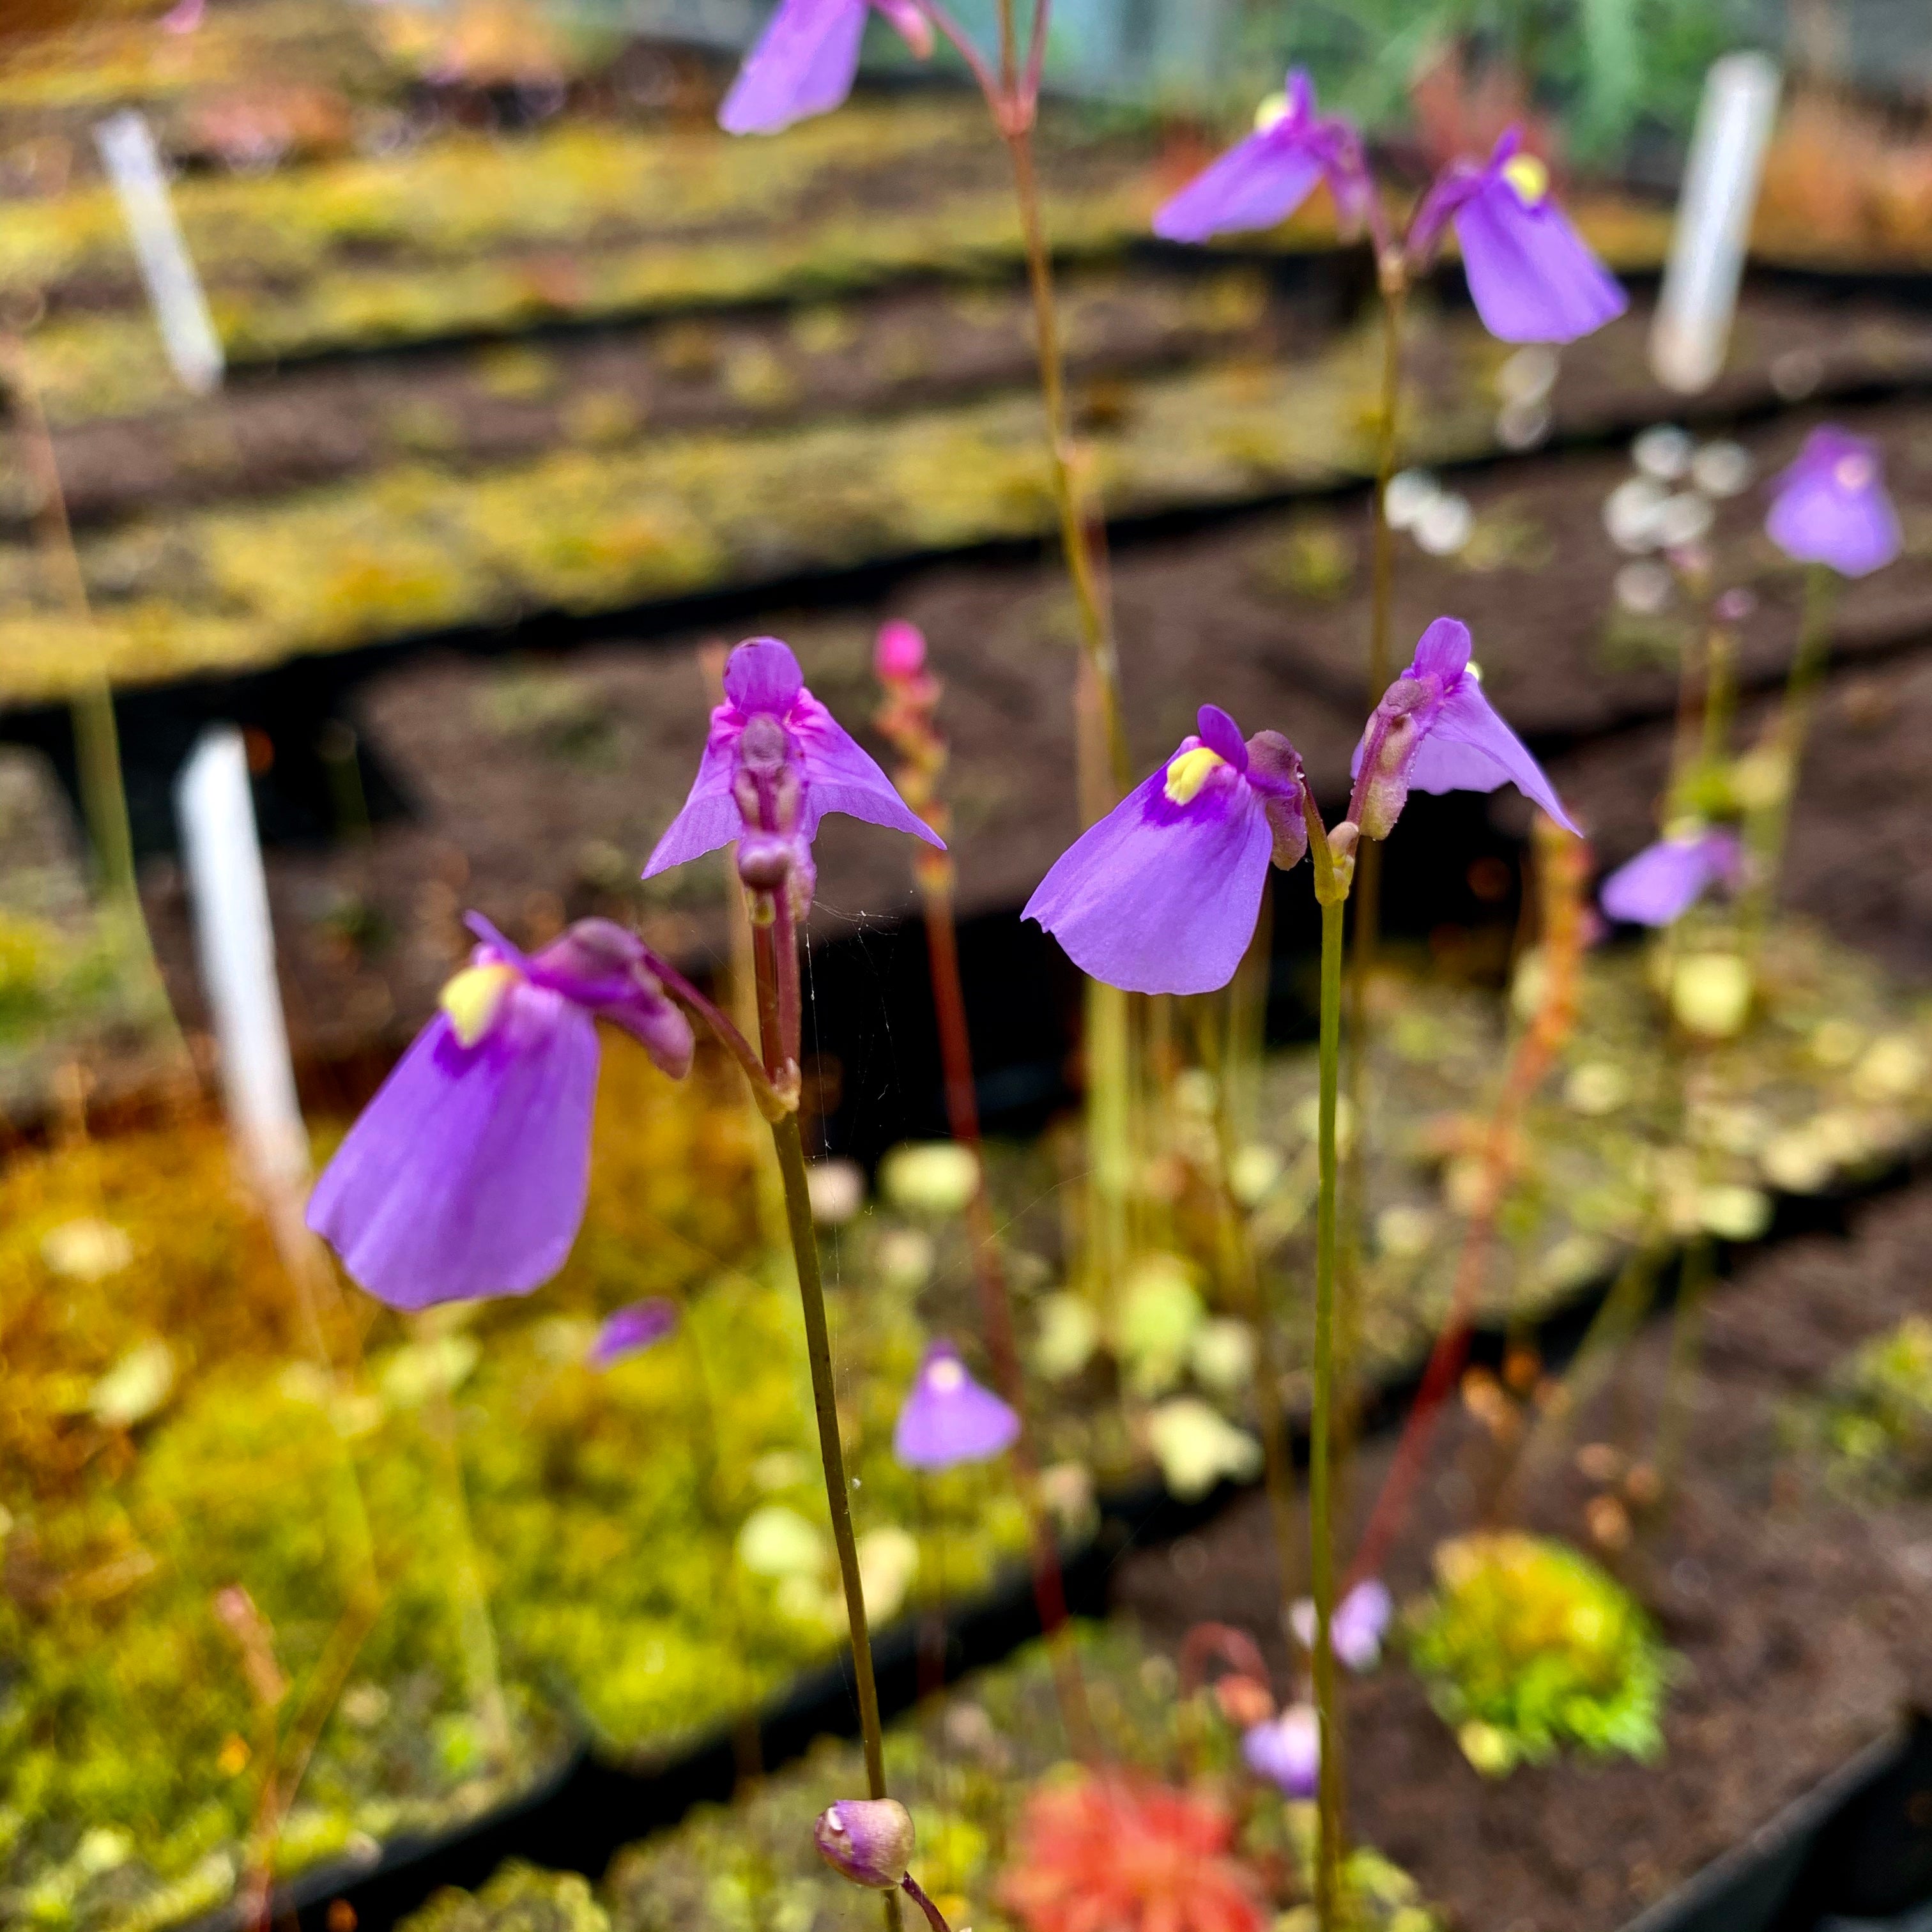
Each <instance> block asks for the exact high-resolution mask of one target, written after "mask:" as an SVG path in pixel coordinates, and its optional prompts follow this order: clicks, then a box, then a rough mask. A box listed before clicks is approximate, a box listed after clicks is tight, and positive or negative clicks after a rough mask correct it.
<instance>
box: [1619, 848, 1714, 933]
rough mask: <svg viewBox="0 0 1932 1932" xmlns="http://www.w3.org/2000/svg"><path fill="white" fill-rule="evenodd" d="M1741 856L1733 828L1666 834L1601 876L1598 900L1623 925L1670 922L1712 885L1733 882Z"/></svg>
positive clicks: (1686, 909) (1655, 924)
mask: <svg viewBox="0 0 1932 1932" xmlns="http://www.w3.org/2000/svg"><path fill="white" fill-rule="evenodd" d="M1744 861H1745V853H1744V847H1742V845H1741V844H1739V842H1738V840H1737V838H1736V834H1734V833H1733V832H1689V833H1680V834H1679V835H1676V836H1675V837H1665V838H1660V839H1659V840H1658V841H1657V843H1656V844H1654V845H1646V847H1644V848H1643V850H1642V851H1641V852H1640V853H1638V854H1637V856H1636V857H1635V858H1634V859H1630V860H1629V861H1628V862H1626V863H1625V864H1623V865H1619V867H1618V868H1617V869H1616V871H1614V872H1613V873H1612V874H1610V877H1608V878H1607V879H1606V880H1604V883H1603V886H1602V888H1601V890H1600V891H1599V892H1598V895H1597V898H1598V904H1601V906H1602V907H1603V908H1604V911H1605V912H1607V913H1609V915H1610V917H1611V918H1613V919H1622V921H1623V922H1624V923H1625V925H1627V926H1669V925H1670V924H1671V923H1673V921H1675V920H1676V919H1679V918H1681V917H1682V916H1683V914H1685V913H1687V912H1688V911H1689V910H1691V907H1693V906H1694V905H1695V904H1697V901H1699V900H1700V898H1703V896H1704V895H1705V894H1706V892H1709V890H1710V889H1711V888H1712V886H1715V885H1719V884H1722V885H1724V886H1730V887H1733V888H1735V887H1736V885H1737V883H1738V880H1739V878H1740V877H1742V874H1743V871H1744Z"/></svg>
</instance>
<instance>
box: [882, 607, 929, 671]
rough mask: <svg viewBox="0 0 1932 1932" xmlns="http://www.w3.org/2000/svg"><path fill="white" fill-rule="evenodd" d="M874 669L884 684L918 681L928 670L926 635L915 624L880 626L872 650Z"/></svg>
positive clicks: (896, 619)
mask: <svg viewBox="0 0 1932 1932" xmlns="http://www.w3.org/2000/svg"><path fill="white" fill-rule="evenodd" d="M872 668H873V670H874V671H875V672H876V673H877V674H878V678H879V682H880V683H881V684H892V683H895V682H898V680H900V679H904V678H908V677H916V676H918V675H919V673H920V672H921V671H922V670H925V668H926V634H925V633H924V632H923V631H921V630H920V629H919V626H918V625H916V624H907V623H905V622H902V621H901V619H898V618H894V619H892V622H890V623H887V624H881V625H880V626H879V641H878V642H877V644H875V645H874V646H873V649H872Z"/></svg>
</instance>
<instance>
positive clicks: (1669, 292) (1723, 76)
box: [1650, 53, 1780, 395]
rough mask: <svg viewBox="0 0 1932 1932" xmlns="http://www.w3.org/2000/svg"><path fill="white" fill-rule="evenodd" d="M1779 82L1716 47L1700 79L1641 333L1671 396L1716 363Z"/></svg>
mask: <svg viewBox="0 0 1932 1932" xmlns="http://www.w3.org/2000/svg"><path fill="white" fill-rule="evenodd" d="M1779 86H1780V77H1779V74H1778V68H1777V67H1776V65H1775V64H1774V63H1773V62H1772V60H1771V59H1770V58H1769V56H1768V55H1764V54H1760V53H1739V54H1727V55H1725V56H1724V58H1723V59H1722V60H1720V61H1716V62H1713V63H1712V67H1711V71H1710V72H1709V74H1707V75H1706V77H1705V79H1704V98H1703V104H1702V105H1701V106H1700V107H1699V109H1698V110H1697V130H1696V131H1695V133H1694V134H1693V135H1692V136H1691V156H1690V159H1689V160H1688V161H1687V162H1686V163H1685V169H1684V186H1683V190H1682V193H1681V194H1680V195H1679V199H1678V203H1677V225H1676V229H1675V230H1674V231H1673V233H1672V235H1671V238H1670V260H1669V261H1668V262H1667V263H1666V264H1665V266H1664V287H1663V289H1662V290H1661V292H1660V293H1659V295H1658V302H1657V319H1656V320H1655V322H1654V323H1652V326H1651V332H1650V366H1651V368H1652V370H1653V371H1655V374H1656V376H1657V379H1658V381H1659V382H1660V383H1663V384H1664V386H1665V387H1666V388H1667V389H1675V390H1676V391H1678V392H1679V393H1680V394H1681V395H1695V394H1697V392H1698V391H1699V390H1700V389H1709V387H1710V386H1711V385H1712V383H1714V382H1715V381H1716V380H1717V379H1718V374H1719V372H1720V371H1721V370H1722V369H1723V368H1724V355H1725V352H1726V350H1727V349H1728V348H1729V347H1730V339H1731V322H1732V319H1733V317H1734V316H1735V314H1736V312H1737V305H1738V284H1739V281H1740V279H1741V278H1742V275H1743V274H1744V266H1745V249H1746V248H1747V247H1748V245H1749V243H1750V240H1751V217H1752V215H1753V214H1754V212H1755V211H1756V210H1757V195H1758V187H1759V184H1760V181H1762V180H1763V175H1764V156H1765V149H1766V147H1767V146H1768V145H1769V143H1770V141H1771V127H1772V121H1773V119H1774V118H1775V116H1776V115H1777V113H1778V89H1779Z"/></svg>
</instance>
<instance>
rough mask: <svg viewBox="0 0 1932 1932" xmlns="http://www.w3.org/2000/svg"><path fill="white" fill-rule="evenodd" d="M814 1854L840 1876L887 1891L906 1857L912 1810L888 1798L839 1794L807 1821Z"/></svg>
mask: <svg viewBox="0 0 1932 1932" xmlns="http://www.w3.org/2000/svg"><path fill="white" fill-rule="evenodd" d="M811 1835H812V1838H813V1840H814V1842H815V1843H817V1846H818V1850H819V1855H820V1856H821V1857H822V1858H823V1859H824V1860H825V1862H826V1864H829V1866H831V1867H832V1869H833V1870H835V1871H836V1872H838V1873H839V1874H840V1876H841V1877H844V1878H848V1879H850V1880H851V1881H852V1882H853V1884H854V1885H868V1886H869V1887H871V1889H872V1890H873V1891H894V1890H895V1889H896V1888H898V1883H899V1881H900V1880H901V1879H903V1878H904V1876H905V1873H906V1867H907V1866H908V1865H909V1864H911V1862H912V1849H913V1832H912V1814H911V1813H910V1811H907V1809H906V1808H905V1807H904V1805H901V1804H900V1803H899V1802H898V1800H897V1799H892V1798H844V1799H840V1800H839V1802H838V1803H837V1804H836V1805H827V1806H826V1808H825V1809H824V1810H823V1811H821V1812H820V1814H818V1823H817V1824H816V1825H815V1826H813V1827H812V1833H811Z"/></svg>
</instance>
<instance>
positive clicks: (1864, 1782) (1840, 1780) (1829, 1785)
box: [1624, 1712, 1932, 1932]
mask: <svg viewBox="0 0 1932 1932" xmlns="http://www.w3.org/2000/svg"><path fill="white" fill-rule="evenodd" d="M1928 1903H1932V1716H1928V1715H1927V1714H1926V1713H1924V1712H1918V1713H1915V1715H1913V1716H1912V1718H1911V1719H1910V1721H1909V1723H1908V1724H1907V1727H1906V1730H1905V1731H1904V1732H1903V1734H1902V1735H1901V1736H1896V1737H1891V1738H1887V1739H1882V1740H1881V1741H1880V1742H1879V1743H1877V1744H1875V1745H1872V1746H1871V1747H1870V1748H1869V1749H1867V1750H1866V1751H1861V1753H1860V1754H1858V1756H1857V1757H1855V1758H1853V1759H1852V1760H1851V1762H1850V1763H1849V1764H1846V1765H1845V1766H1842V1767H1841V1769H1839V1770H1838V1771H1837V1772H1834V1773H1833V1775H1832V1776H1831V1777H1829V1778H1826V1780H1825V1781H1824V1782H1823V1784H1820V1786H1818V1787H1817V1789H1816V1790H1814V1791H1811V1792H1809V1793H1807V1794H1806V1795H1805V1796H1804V1797H1802V1798H1801V1799H1799V1800H1798V1801H1797V1802H1796V1804H1793V1805H1790V1806H1789V1807H1787V1808H1786V1809H1785V1810H1784V1811H1782V1812H1781V1813H1780V1814H1778V1817H1775V1818H1774V1819H1772V1820H1771V1822H1770V1823H1769V1824H1767V1825H1765V1826H1761V1827H1760V1829H1758V1830H1757V1832H1754V1833H1753V1834H1752V1835H1751V1837H1750V1838H1748V1839H1747V1840H1746V1841H1745V1842H1744V1843H1742V1844H1740V1845H1738V1846H1734V1847H1733V1849H1731V1850H1730V1851H1729V1852H1727V1853H1726V1854H1725V1855H1724V1857H1722V1858H1720V1859H1718V1861H1717V1862H1716V1863H1715V1864H1711V1865H1708V1866H1706V1867H1705V1869H1704V1870H1703V1871H1701V1872H1700V1873H1698V1874H1697V1876H1696V1877H1695V1878H1694V1879H1691V1882H1689V1883H1688V1885H1683V1886H1682V1887H1680V1888H1679V1890H1677V1891H1675V1892H1673V1893H1672V1894H1671V1895H1670V1897H1667V1898H1665V1899H1662V1900H1659V1901H1658V1903H1656V1904H1655V1905H1654V1906H1652V1907H1651V1909H1649V1911H1648V1912H1644V1913H1643V1914H1642V1915H1640V1917H1638V1918H1634V1919H1633V1920H1632V1921H1631V1923H1630V1924H1628V1926H1626V1927H1625V1929H1624V1932H1822V1928H1823V1927H1826V1925H1827V1924H1843V1921H1846V1920H1849V1921H1854V1923H1855V1924H1857V1925H1858V1927H1861V1932H1862V1928H1864V1927H1870V1928H1871V1932H1877V1928H1878V1927H1879V1926H1881V1925H1883V1924H1887V1923H1888V1922H1889V1921H1891V1920H1893V1919H1894V1918H1900V1916H1901V1915H1904V1914H1906V1913H1912V1912H1915V1908H1918V1907H1921V1906H1925V1905H1927V1904H1928ZM1848 1932H1849V1928H1848Z"/></svg>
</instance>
